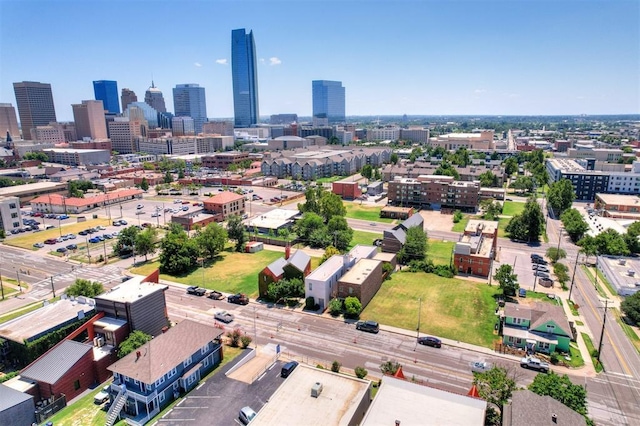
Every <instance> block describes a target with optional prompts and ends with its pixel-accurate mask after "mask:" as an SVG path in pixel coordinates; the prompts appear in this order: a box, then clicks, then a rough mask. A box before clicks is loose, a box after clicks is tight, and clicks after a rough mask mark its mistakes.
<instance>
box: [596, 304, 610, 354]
mask: <svg viewBox="0 0 640 426" xmlns="http://www.w3.org/2000/svg"><path fill="white" fill-rule="evenodd" d="M608 305H609V301H608V300H605V301H604V316H603V318H602V331H601V332H600V344H599V345H598V362H600V354H601V353H602V341H603V340H604V326H605V324H606V323H607V308H608Z"/></svg>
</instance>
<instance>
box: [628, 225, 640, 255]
mask: <svg viewBox="0 0 640 426" xmlns="http://www.w3.org/2000/svg"><path fill="white" fill-rule="evenodd" d="M639 238H640V222H639V221H635V222H633V223H632V224H631V225H629V227H628V228H627V233H626V234H624V241H625V243H626V244H627V248H628V249H629V251H630V252H631V253H640V239H639Z"/></svg>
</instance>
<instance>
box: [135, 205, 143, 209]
mask: <svg viewBox="0 0 640 426" xmlns="http://www.w3.org/2000/svg"><path fill="white" fill-rule="evenodd" d="M136 209H138V210H141V209H144V206H143V205H142V204H138V205H137V206H136Z"/></svg>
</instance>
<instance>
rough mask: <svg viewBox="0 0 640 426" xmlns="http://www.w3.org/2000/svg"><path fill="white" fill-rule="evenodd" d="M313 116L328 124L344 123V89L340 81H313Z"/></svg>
mask: <svg viewBox="0 0 640 426" xmlns="http://www.w3.org/2000/svg"><path fill="white" fill-rule="evenodd" d="M312 89H313V116H314V117H317V118H327V119H328V120H329V123H341V122H344V121H345V107H344V106H345V101H344V99H345V97H344V87H342V82H341V81H329V80H313V82H312Z"/></svg>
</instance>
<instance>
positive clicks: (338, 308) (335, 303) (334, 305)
mask: <svg viewBox="0 0 640 426" xmlns="http://www.w3.org/2000/svg"><path fill="white" fill-rule="evenodd" d="M329 313H330V314H331V315H333V316H337V315H340V314H341V313H342V301H341V300H340V299H336V298H334V299H331V302H329Z"/></svg>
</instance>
